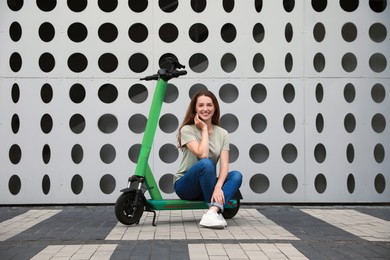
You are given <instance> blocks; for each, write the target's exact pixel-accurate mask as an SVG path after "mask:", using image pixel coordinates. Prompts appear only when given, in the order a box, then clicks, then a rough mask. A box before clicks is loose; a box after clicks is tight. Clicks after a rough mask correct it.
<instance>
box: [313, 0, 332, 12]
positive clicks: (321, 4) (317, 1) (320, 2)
mask: <svg viewBox="0 0 390 260" xmlns="http://www.w3.org/2000/svg"><path fill="white" fill-rule="evenodd" d="M327 4H328V1H327V0H311V6H312V7H313V9H314V10H315V11H316V12H322V11H324V10H325V8H326V6H327Z"/></svg>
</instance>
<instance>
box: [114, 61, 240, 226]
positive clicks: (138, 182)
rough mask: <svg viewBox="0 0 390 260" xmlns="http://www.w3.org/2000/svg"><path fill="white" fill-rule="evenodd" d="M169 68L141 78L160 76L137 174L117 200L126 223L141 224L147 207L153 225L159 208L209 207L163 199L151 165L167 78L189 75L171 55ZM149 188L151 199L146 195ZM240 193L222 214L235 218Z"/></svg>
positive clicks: (118, 213)
mask: <svg viewBox="0 0 390 260" xmlns="http://www.w3.org/2000/svg"><path fill="white" fill-rule="evenodd" d="M167 60H168V63H169V64H171V68H170V69H160V70H159V71H158V73H157V74H155V75H151V76H147V77H145V78H142V79H140V80H147V81H148V80H157V84H156V89H155V92H154V96H153V101H152V104H151V108H150V112H149V117H148V121H147V124H146V128H145V132H144V136H143V140H142V144H141V150H140V153H139V157H138V162H137V166H136V169H135V174H134V175H133V176H131V177H129V179H128V184H127V188H125V189H122V190H121V192H122V194H121V195H120V196H119V198H118V199H117V201H116V204H115V215H116V217H117V219H118V220H119V222H121V223H122V224H125V225H132V224H139V220H140V218H141V217H142V214H143V212H144V211H148V212H153V214H154V215H153V222H152V224H153V226H156V210H185V209H207V208H208V205H207V203H206V202H205V201H189V200H180V199H163V198H162V196H161V193H160V190H159V187H158V185H157V183H156V180H155V179H154V176H153V173H152V170H151V169H150V167H149V164H148V159H149V154H150V151H151V148H152V143H153V139H154V135H155V133H156V129H157V123H158V120H159V117H160V112H161V107H162V104H163V101H164V95H165V92H166V89H167V84H168V81H169V80H170V79H172V78H177V77H179V76H182V75H186V74H187V71H185V70H179V69H184V68H185V67H184V66H183V65H181V64H180V63H179V62H178V61H176V60H175V59H173V58H171V57H170V58H168V59H167ZM146 191H148V192H149V195H150V197H151V199H146V198H145V195H144V194H145V192H146ZM240 199H242V196H241V193H240V192H239V191H238V192H237V194H236V195H235V198H234V199H232V200H230V201H229V203H228V205H227V206H226V207H225V209H224V212H223V216H224V218H226V219H229V218H233V217H234V216H235V215H236V214H237V212H238V210H239V208H240Z"/></svg>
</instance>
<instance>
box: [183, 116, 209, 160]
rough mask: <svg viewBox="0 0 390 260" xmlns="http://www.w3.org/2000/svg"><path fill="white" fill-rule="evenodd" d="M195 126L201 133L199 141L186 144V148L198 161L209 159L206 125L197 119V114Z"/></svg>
mask: <svg viewBox="0 0 390 260" xmlns="http://www.w3.org/2000/svg"><path fill="white" fill-rule="evenodd" d="M194 121H195V125H196V126H197V127H198V128H199V129H200V130H201V131H202V137H201V141H200V142H198V141H196V140H194V141H191V142H188V143H187V144H186V146H187V148H188V149H189V150H190V151H191V152H192V153H193V154H195V155H196V157H198V158H199V159H203V158H208V157H209V131H208V127H207V124H206V123H204V122H203V121H202V120H200V119H199V117H198V114H196V116H195V118H194Z"/></svg>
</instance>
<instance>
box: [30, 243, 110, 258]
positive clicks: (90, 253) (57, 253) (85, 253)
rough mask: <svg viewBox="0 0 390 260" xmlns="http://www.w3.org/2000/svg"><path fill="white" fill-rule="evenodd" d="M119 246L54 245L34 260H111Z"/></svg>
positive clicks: (37, 255)
mask: <svg viewBox="0 0 390 260" xmlns="http://www.w3.org/2000/svg"><path fill="white" fill-rule="evenodd" d="M116 247H117V245H108V244H106V245H104V244H103V245H53V246H48V247H46V248H45V249H44V250H42V251H41V252H39V253H38V254H36V255H35V256H34V257H32V258H31V259H32V260H46V259H47V260H49V259H74V260H77V259H96V260H98V259H99V260H100V259H101V260H103V259H110V258H111V255H112V253H113V252H114V250H115V248H116Z"/></svg>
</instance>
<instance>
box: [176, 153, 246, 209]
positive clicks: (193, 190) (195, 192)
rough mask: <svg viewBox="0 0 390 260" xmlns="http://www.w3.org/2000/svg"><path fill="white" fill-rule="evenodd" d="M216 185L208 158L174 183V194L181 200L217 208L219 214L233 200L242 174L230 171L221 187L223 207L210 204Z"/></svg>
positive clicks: (199, 162) (212, 167) (211, 162)
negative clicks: (198, 202)
mask: <svg viewBox="0 0 390 260" xmlns="http://www.w3.org/2000/svg"><path fill="white" fill-rule="evenodd" d="M216 183H217V178H216V173H215V165H214V163H213V161H212V160H211V159H209V158H205V159H200V160H199V161H198V162H197V163H196V164H194V165H193V166H192V167H191V168H190V169H189V170H188V171H187V172H186V173H185V174H184V176H183V177H181V178H180V179H179V180H177V181H176V182H175V185H174V188H175V192H176V194H177V195H178V196H179V198H180V199H183V200H203V201H206V202H207V203H208V204H209V207H211V206H217V207H218V208H219V209H220V210H221V212H223V209H224V207H225V206H226V205H227V203H228V202H229V200H231V199H232V198H233V196H234V195H235V194H236V192H237V191H238V189H239V188H240V186H241V183H242V174H241V173H240V172H238V171H231V172H229V173H228V176H227V178H226V180H225V183H224V184H223V186H222V191H223V194H224V197H225V205H221V204H219V203H217V202H215V201H214V202H211V197H212V195H213V192H214V187H215V184H216Z"/></svg>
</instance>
